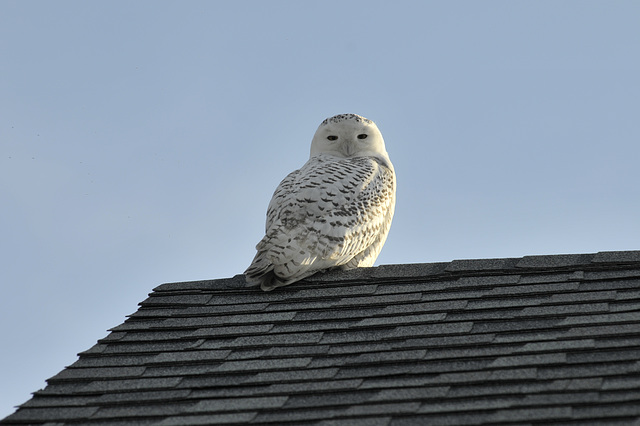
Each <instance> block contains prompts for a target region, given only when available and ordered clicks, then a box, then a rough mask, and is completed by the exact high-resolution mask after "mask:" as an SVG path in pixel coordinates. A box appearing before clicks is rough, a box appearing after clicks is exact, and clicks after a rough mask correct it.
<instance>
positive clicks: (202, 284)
mask: <svg viewBox="0 0 640 426" xmlns="http://www.w3.org/2000/svg"><path fill="white" fill-rule="evenodd" d="M630 264H638V266H639V267H640V250H630V251H601V252H597V253H586V254H552V255H533V256H523V257H518V258H487V259H460V260H453V261H451V262H435V263H405V264H389V265H380V266H377V267H370V268H357V269H351V270H348V271H343V270H331V271H327V272H324V273H318V274H316V275H314V276H312V277H309V278H306V279H304V280H302V281H304V282H309V283H326V282H349V281H362V280H364V279H372V280H378V279H386V280H388V279H394V280H404V279H415V278H426V279H429V278H436V277H438V278H439V277H442V276H443V275H446V276H451V277H452V278H453V277H456V276H459V275H461V274H465V275H470V274H471V275H484V274H489V273H490V274H496V273H504V274H514V273H516V274H517V273H527V272H534V271H535V272H557V271H566V270H572V269H575V268H576V267H581V268H583V269H597V268H599V267H601V266H604V265H620V266H629V265H630ZM244 288H247V283H246V281H245V279H244V275H243V274H238V275H235V276H233V277H231V278H218V279H213V280H199V281H186V282H173V283H165V284H161V285H159V286H158V287H156V288H154V289H153V291H154V292H163V291H175V290H211V289H219V290H221V289H244Z"/></svg>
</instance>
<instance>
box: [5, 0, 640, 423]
mask: <svg viewBox="0 0 640 426" xmlns="http://www.w3.org/2000/svg"><path fill="white" fill-rule="evenodd" d="M639 46H640V2H637V1H616V0H603V1H586V0H579V1H571V0H567V1H544V0H537V1H517V2H516V1H508V0H505V1H482V2H480V1H393V2H391V1H377V2H376V1H362V2H359V1H358V2H356V1H344V0H341V1H316V2H310V1H306V2H303V1H294V0H291V1H268V2H267V1H237V2H232V1H225V2H223V1H219V2H214V1H186V2H178V1H173V2H168V1H135V2H131V1H113V0H112V1H108V2H107V1H103V2H95V1H94V2H86V1H56V2H51V1H26V0H19V1H18V0H3V1H1V2H0V75H1V78H0V197H1V200H2V202H1V204H0V232H1V233H0V259H1V260H0V262H1V266H0V285H1V286H2V293H1V296H0V341H1V346H2V349H1V350H0V417H4V416H5V415H8V414H10V413H11V412H13V406H14V405H17V404H20V403H23V402H25V401H26V400H27V399H29V397H30V395H29V394H30V392H33V391H35V390H37V389H40V388H42V387H44V384H45V383H44V380H45V379H46V378H49V377H51V376H53V375H55V374H56V373H58V372H59V371H60V370H62V368H63V367H64V366H66V365H69V364H72V363H73V362H74V361H75V360H76V354H77V353H78V352H80V351H83V350H86V349H88V348H90V347H91V346H93V345H94V344H95V343H96V341H97V340H98V339H100V338H103V337H105V336H106V335H107V332H106V329H108V328H110V327H114V326H116V325H118V324H120V323H122V322H123V321H124V319H125V316H126V315H127V314H130V313H133V312H135V311H136V309H137V303H139V302H141V301H142V300H144V299H145V297H146V295H147V293H149V292H151V290H152V289H153V288H154V287H155V286H157V285H159V284H161V283H163V282H174V281H189V280H197V279H213V278H224V277H230V276H233V275H235V274H239V273H242V272H243V270H244V269H245V268H246V267H247V266H248V264H249V262H250V261H251V259H252V257H253V255H254V246H255V244H256V243H257V241H258V240H259V239H260V238H261V236H262V231H263V226H264V214H265V211H266V207H267V203H268V201H269V199H270V197H271V194H272V192H273V190H274V189H275V187H276V185H277V184H278V183H279V182H280V180H281V179H282V178H283V177H284V176H285V175H286V174H287V173H288V172H290V171H291V170H293V169H295V168H298V167H299V166H301V165H302V164H303V163H304V162H305V161H306V160H307V157H308V152H309V144H310V141H311V137H312V136H313V133H314V132H315V130H316V128H317V126H318V124H319V123H320V122H321V121H322V120H323V119H324V118H326V117H328V116H332V115H334V114H339V113H357V114H361V115H364V116H366V117H368V118H370V119H372V120H374V121H376V123H377V124H378V127H379V128H380V130H381V131H382V133H383V135H384V137H385V141H386V145H387V150H388V151H389V154H390V156H391V159H392V161H393V163H394V165H395V168H396V172H397V175H398V201H397V208H396V216H395V220H394V224H393V226H392V228H391V233H390V236H389V239H388V240H387V244H386V246H385V248H384V249H383V251H382V254H381V256H380V257H379V259H378V264H391V263H415V262H436V261H450V260H453V259H465V258H491V257H519V256H523V255H528V254H557V253H589V252H596V251H603V250H630V249H640V219H639V218H640V194H639V182H640V168H639V167H638V162H639V161H640V77H639V76H640V47H639Z"/></svg>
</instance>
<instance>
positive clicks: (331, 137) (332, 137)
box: [327, 135, 338, 141]
mask: <svg viewBox="0 0 640 426" xmlns="http://www.w3.org/2000/svg"><path fill="white" fill-rule="evenodd" d="M327 139H329V140H330V141H335V140H336V139H338V137H337V136H334V135H330V136H327Z"/></svg>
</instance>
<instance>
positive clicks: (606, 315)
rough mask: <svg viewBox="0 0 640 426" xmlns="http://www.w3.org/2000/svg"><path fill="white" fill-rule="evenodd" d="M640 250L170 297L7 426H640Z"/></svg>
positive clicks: (376, 271)
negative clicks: (583, 425)
mask: <svg viewBox="0 0 640 426" xmlns="http://www.w3.org/2000/svg"><path fill="white" fill-rule="evenodd" d="M639 360H640V251H633V252H601V253H597V254H577V255H557V256H526V257H523V258H519V259H516V258H509V259H481V260H458V261H453V262H450V263H435V264H411V265H385V266H380V267H378V268H363V269H359V270H354V271H333V272H328V273H325V274H319V275H316V276H314V277H311V278H309V279H307V280H305V281H304V282H300V283H297V284H294V285H292V286H289V287H284V288H282V289H278V290H276V291H273V292H269V293H263V292H262V291H260V290H258V289H254V288H245V287H244V279H243V277H242V276H236V277H233V278H230V279H221V280H212V281H197V282H188V283H170V284H163V285H160V286H158V287H157V288H156V289H154V291H153V293H151V294H150V296H149V298H148V299H147V300H145V301H143V302H142V303H141V304H140V309H139V310H138V311H137V312H136V313H134V314H133V315H131V316H130V318H129V319H127V321H125V322H124V323H123V324H121V325H119V326H117V327H115V328H113V329H112V330H111V333H110V334H109V335H108V336H107V337H105V338H104V339H101V340H100V341H99V342H98V343H97V344H96V345H95V346H94V347H92V348H90V349H89V350H87V351H85V352H82V353H81V354H79V360H78V361H77V362H75V363H74V364H73V365H71V366H69V367H67V368H65V369H64V370H63V371H61V372H60V373H59V374H57V375H55V376H54V377H52V378H50V379H49V380H48V385H47V387H46V388H45V389H43V390H40V391H38V392H36V393H35V394H34V396H33V398H32V399H31V400H29V401H28V402H26V403H25V404H23V405H22V406H21V407H20V408H19V409H18V410H17V411H16V413H14V414H12V415H11V416H9V417H7V418H6V419H4V420H3V421H2V422H0V423H2V424H6V425H13V424H79V423H82V424H109V423H113V424H115V423H119V424H153V425H177V424H237V423H243V424H252V423H260V424H264V423H272V424H300V423H317V424H323V425H332V424H349V425H359V424H363V425H364V424H367V425H385V426H386V425H413V424H536V423H539V424H550V423H564V424H575V423H585V422H594V423H599V422H601V423H609V424H612V423H619V424H631V423H634V422H640V361H639Z"/></svg>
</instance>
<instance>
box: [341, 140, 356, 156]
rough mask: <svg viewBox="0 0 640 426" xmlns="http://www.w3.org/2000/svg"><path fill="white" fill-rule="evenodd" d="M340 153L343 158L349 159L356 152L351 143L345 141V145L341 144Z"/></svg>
mask: <svg viewBox="0 0 640 426" xmlns="http://www.w3.org/2000/svg"><path fill="white" fill-rule="evenodd" d="M341 151H342V153H343V154H344V155H345V157H351V156H352V155H353V153H354V152H356V147H355V146H354V144H352V143H351V141H347V142H346V143H344V144H342V149H341Z"/></svg>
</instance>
